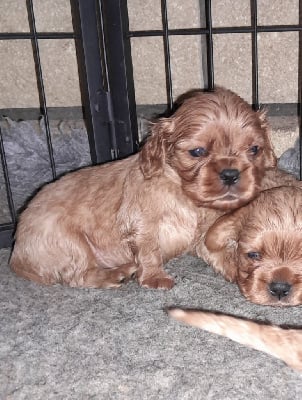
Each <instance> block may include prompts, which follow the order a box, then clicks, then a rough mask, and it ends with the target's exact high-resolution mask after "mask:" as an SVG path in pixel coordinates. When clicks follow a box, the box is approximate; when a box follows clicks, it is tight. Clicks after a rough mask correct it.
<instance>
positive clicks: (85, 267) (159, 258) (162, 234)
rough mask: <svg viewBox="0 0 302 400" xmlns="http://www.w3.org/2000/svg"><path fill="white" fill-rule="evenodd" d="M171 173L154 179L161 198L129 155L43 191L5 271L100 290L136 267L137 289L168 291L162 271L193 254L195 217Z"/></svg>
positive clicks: (21, 224)
mask: <svg viewBox="0 0 302 400" xmlns="http://www.w3.org/2000/svg"><path fill="white" fill-rule="evenodd" d="M166 173H167V174H169V171H166ZM170 175H172V176H170V177H169V178H168V177H167V176H165V174H163V175H162V176H160V177H157V178H155V179H156V181H157V182H156V186H157V187H158V188H161V189H160V193H159V192H158V191H154V190H152V185H153V184H154V180H152V181H151V180H145V179H144V176H143V174H142V172H141V170H140V169H139V168H138V155H135V156H133V157H130V158H127V159H125V160H122V161H118V162H114V163H111V164H107V165H104V166H102V167H91V168H86V169H82V170H80V171H77V172H75V173H71V174H68V175H66V176H65V177H63V178H61V179H60V180H59V181H57V182H55V183H51V184H49V185H47V186H46V187H45V188H44V189H42V190H41V191H40V193H39V194H38V195H37V196H36V197H35V200H34V201H32V202H31V203H30V204H29V206H28V208H27V209H26V210H25V211H24V213H23V214H22V215H21V218H20V222H19V227H18V231H17V235H16V241H17V242H16V246H15V249H14V252H13V254H12V258H11V262H10V263H11V266H12V267H13V269H14V270H15V271H16V272H18V273H19V274H21V275H22V274H29V273H31V274H32V276H31V278H32V279H33V280H37V281H40V280H42V281H43V283H47V284H53V283H55V282H62V283H68V284H69V285H71V286H96V287H98V286H103V283H104V285H105V287H106V285H107V284H108V286H113V285H114V284H116V285H119V284H120V281H121V280H123V279H124V278H126V277H127V276H128V275H131V273H134V272H135V271H136V270H137V265H141V266H142V268H141V270H140V269H139V270H138V275H139V278H140V279H141V283H142V284H143V285H145V284H146V285H152V286H154V287H162V286H163V287H167V286H170V285H172V281H171V280H170V278H169V277H168V276H166V275H165V274H164V272H163V271H162V270H161V266H162V264H163V263H164V262H165V261H167V260H168V259H170V258H172V257H174V256H176V255H178V254H181V253H183V252H184V251H190V250H192V245H193V243H194V238H195V235H196V229H197V224H198V218H199V215H198V207H196V206H194V205H193V203H192V202H191V201H190V200H189V199H188V198H187V197H186V196H184V194H183V192H182V190H181V189H180V187H179V182H178V177H177V176H176V177H173V172H171V174H170ZM134 185H135V186H134ZM136 188H139V195H138V193H137V190H136ZM96 205H101V207H98V206H96ZM210 214H211V213H210ZM215 214H216V213H215ZM211 222H212V221H211ZM209 224H210V223H209ZM154 226H157V227H158V228H157V230H156V232H154V228H153V227H154ZM19 240H22V246H19V242H18V241H19ZM46 246H47V247H46ZM46 250H47V251H46ZM154 265H155V266H158V270H155V268H154ZM121 266H123V271H121V270H120V267H121ZM128 272H129V274H128ZM40 277H41V279H40ZM110 277H112V279H113V281H112V280H111V278H110ZM150 280H152V281H150Z"/></svg>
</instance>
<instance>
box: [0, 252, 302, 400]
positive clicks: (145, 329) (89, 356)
mask: <svg viewBox="0 0 302 400" xmlns="http://www.w3.org/2000/svg"><path fill="white" fill-rule="evenodd" d="M8 257H9V250H7V249H6V250H5V249H2V250H0V264H1V266H0V307H1V311H0V312H1V323H0V364H1V365H0V399H9V400H21V399H22V400H23V399H29V400H39V399H41V400H42V399H43V400H45V399H51V400H52V399H56V400H59V399H62V400H63V399H64V400H66V399H85V400H86V399H104V400H110V399H112V400H195V399H200V400H206V399H213V400H249V399H250V400H268V399H274V400H300V399H301V398H302V375H300V374H299V373H298V372H295V371H293V370H291V369H290V368H289V367H287V366H286V365H284V364H283V363H282V362H281V361H279V360H277V359H274V358H272V357H270V356H268V355H266V354H264V353H260V352H257V351H255V350H251V349H249V348H246V347H244V346H241V345H239V344H237V343H234V342H232V341H230V340H228V339H226V338H222V337H219V336H216V335H213V334H209V333H207V332H203V331H200V330H198V329H196V328H192V327H189V326H184V325H181V324H180V323H177V322H176V321H173V320H170V319H169V318H168V317H167V315H166V313H165V311H164V309H165V308H166V307H169V306H175V305H177V306H185V307H193V308H203V309H207V310H218V311H221V312H225V313H229V314H235V315H238V316H244V317H246V318H251V319H256V320H260V321H268V322H272V323H277V324H292V325H301V311H302V307H292V308H273V307H265V306H259V305H254V304H251V303H249V302H247V301H246V300H245V299H244V298H243V297H242V296H241V294H240V292H239V290H238V288H237V286H236V285H234V284H231V283H227V282H225V280H224V279H223V278H222V277H221V276H217V275H215V273H214V272H213V270H212V269H211V268H209V267H208V266H206V265H205V264H204V263H203V262H202V261H201V260H199V259H196V258H193V257H190V256H184V257H181V258H178V259H175V260H172V261H170V262H169V263H168V264H167V266H166V269H167V270H168V271H170V272H171V273H172V274H173V275H174V276H176V282H177V284H176V286H175V287H174V288H173V289H172V290H171V291H156V290H146V289H142V288H140V287H139V286H138V285H137V284H136V283H135V282H132V283H130V284H128V285H126V286H124V287H122V288H121V289H118V290H95V289H90V290H89V289H72V288H68V287H63V286H53V287H45V286H39V285H36V284H34V283H32V282H29V281H25V280H23V279H20V278H18V277H16V276H15V275H14V274H13V273H12V272H11V271H10V270H9V268H8V266H7V261H8ZM301 346H302V344H301Z"/></svg>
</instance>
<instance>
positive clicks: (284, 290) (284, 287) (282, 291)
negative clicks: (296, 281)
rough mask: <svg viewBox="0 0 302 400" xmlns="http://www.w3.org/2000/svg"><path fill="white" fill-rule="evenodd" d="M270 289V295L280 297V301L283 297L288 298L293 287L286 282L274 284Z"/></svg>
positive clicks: (271, 284)
mask: <svg viewBox="0 0 302 400" xmlns="http://www.w3.org/2000/svg"><path fill="white" fill-rule="evenodd" d="M268 287H269V291H270V294H271V295H272V296H276V297H278V299H279V300H281V299H282V297H286V296H288V294H289V292H290V289H291V285H290V284H289V283H286V282H272V283H270V284H269V286H268Z"/></svg>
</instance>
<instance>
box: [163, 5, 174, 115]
mask: <svg viewBox="0 0 302 400" xmlns="http://www.w3.org/2000/svg"><path fill="white" fill-rule="evenodd" d="M161 13H162V24H163V32H164V36H163V40H164V55H165V73H166V88H167V101H168V108H169V110H170V111H171V110H172V109H173V87H172V74H171V57H170V43H169V25H168V10H167V1H166V0H161Z"/></svg>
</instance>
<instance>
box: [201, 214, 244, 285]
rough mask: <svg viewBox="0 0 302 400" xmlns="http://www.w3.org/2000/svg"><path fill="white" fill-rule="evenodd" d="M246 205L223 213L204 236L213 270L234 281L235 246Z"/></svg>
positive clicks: (235, 268)
mask: <svg viewBox="0 0 302 400" xmlns="http://www.w3.org/2000/svg"><path fill="white" fill-rule="evenodd" d="M247 212H248V206H246V207H242V208H240V209H238V210H236V211H234V212H232V213H230V214H226V215H223V216H222V217H220V218H218V220H217V221H216V222H215V223H214V224H213V225H212V226H211V227H210V229H209V230H208V232H207V234H206V236H205V246H206V248H207V250H208V254H207V258H208V260H207V261H209V262H210V264H212V266H213V268H214V269H215V271H217V272H220V273H221V274H222V275H223V276H224V277H225V279H227V280H229V281H231V282H233V281H236V277H237V271H238V267H239V266H238V257H237V247H238V241H239V238H240V232H241V229H242V227H243V226H244V220H245V218H246V214H247Z"/></svg>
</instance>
